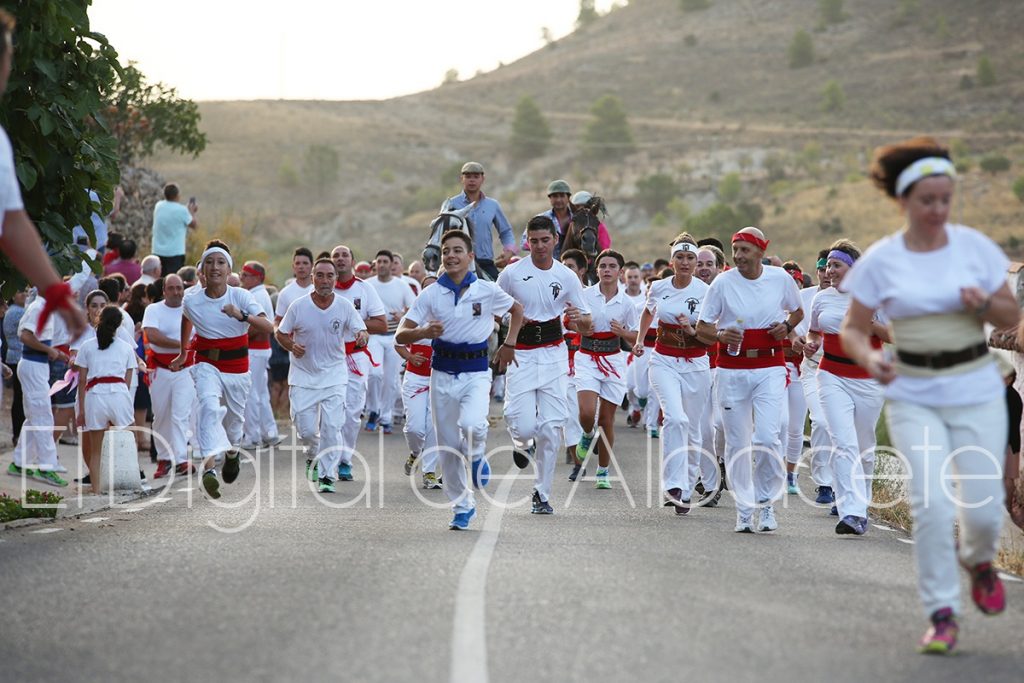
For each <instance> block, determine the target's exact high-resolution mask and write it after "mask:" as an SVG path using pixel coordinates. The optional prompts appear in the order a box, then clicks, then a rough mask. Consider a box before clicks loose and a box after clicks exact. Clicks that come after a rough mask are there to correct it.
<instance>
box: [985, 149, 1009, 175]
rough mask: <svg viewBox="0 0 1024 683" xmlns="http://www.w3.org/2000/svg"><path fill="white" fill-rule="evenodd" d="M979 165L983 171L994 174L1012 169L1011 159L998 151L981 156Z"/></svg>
mask: <svg viewBox="0 0 1024 683" xmlns="http://www.w3.org/2000/svg"><path fill="white" fill-rule="evenodd" d="M978 165H979V166H980V167H981V170H982V171H984V172H985V173H991V174H993V175H995V174H996V173H1002V172H1003V171H1009V170H1010V160H1009V159H1007V158H1006V157H1005V156H1003V155H1002V154H996V153H992V154H986V155H985V156H983V157H982V158H981V161H979V162H978Z"/></svg>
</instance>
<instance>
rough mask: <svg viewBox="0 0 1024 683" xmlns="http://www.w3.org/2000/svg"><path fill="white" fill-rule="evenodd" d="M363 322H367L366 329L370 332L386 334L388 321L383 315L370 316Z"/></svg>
mask: <svg viewBox="0 0 1024 683" xmlns="http://www.w3.org/2000/svg"><path fill="white" fill-rule="evenodd" d="M363 322H365V323H366V331H367V332H369V333H370V334H386V333H387V331H388V321H387V319H386V318H385V317H384V316H383V315H374V316H370V317H369V318H367V319H366V320H364V321H363Z"/></svg>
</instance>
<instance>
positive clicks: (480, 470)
mask: <svg viewBox="0 0 1024 683" xmlns="http://www.w3.org/2000/svg"><path fill="white" fill-rule="evenodd" d="M472 471H473V488H476V489H482V488H484V487H485V486H487V482H489V481H490V480H491V466H490V465H489V464H488V463H487V458H480V459H478V460H474V461H473V469H472Z"/></svg>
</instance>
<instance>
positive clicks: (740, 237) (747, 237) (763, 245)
mask: <svg viewBox="0 0 1024 683" xmlns="http://www.w3.org/2000/svg"><path fill="white" fill-rule="evenodd" d="M737 242H750V243H751V244H753V245H754V246H755V247H757V248H758V249H760V250H761V251H768V240H763V239H761V238H759V237H758V236H757V235H753V234H751V233H749V232H738V233H736V234H735V235H733V236H732V243H733V244H736V243H737Z"/></svg>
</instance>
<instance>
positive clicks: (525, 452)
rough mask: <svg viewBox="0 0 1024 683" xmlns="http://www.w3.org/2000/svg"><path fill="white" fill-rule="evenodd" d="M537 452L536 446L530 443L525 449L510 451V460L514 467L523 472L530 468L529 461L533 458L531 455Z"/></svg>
mask: <svg viewBox="0 0 1024 683" xmlns="http://www.w3.org/2000/svg"><path fill="white" fill-rule="evenodd" d="M536 452H537V446H536V445H535V444H533V443H531V444H530V445H529V446H527V447H526V448H513V449H512V460H514V461H515V463H516V467H518V468H519V469H521V470H525V469H526V468H527V467H529V466H530V459H531V458H533V454H534V453H536Z"/></svg>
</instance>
